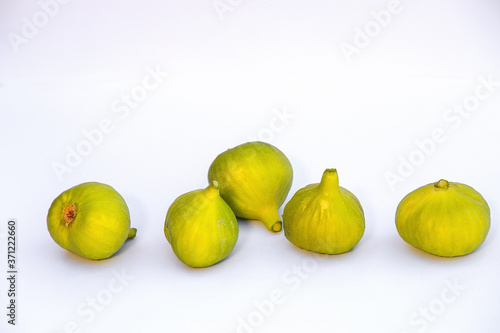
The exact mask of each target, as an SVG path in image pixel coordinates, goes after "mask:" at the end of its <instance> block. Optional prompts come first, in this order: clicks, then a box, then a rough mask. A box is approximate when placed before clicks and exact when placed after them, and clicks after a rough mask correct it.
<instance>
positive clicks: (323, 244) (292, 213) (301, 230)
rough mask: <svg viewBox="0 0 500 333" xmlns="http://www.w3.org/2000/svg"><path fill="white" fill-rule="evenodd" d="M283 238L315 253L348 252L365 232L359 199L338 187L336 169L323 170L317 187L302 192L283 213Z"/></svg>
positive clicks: (312, 185)
mask: <svg viewBox="0 0 500 333" xmlns="http://www.w3.org/2000/svg"><path fill="white" fill-rule="evenodd" d="M283 228H284V230H285V236H286V238H287V239H288V240H289V241H290V242H291V243H292V244H294V245H296V246H298V247H300V248H303V249H306V250H309V251H312V252H317V253H326V254H338V253H344V252H347V251H350V250H351V249H352V248H353V247H354V246H356V244H358V242H359V241H360V240H361V237H362V236H363V233H364V231H365V218H364V213H363V208H362V207H361V204H360V203H359V201H358V199H357V198H356V197H355V196H354V194H352V193H351V192H349V191H348V190H346V189H345V188H343V187H340V186H339V178H338V174H337V170H336V169H326V170H325V172H324V173H323V176H322V178H321V182H320V183H319V184H310V185H307V186H306V187H303V188H301V189H300V190H298V191H297V193H295V194H294V196H293V197H292V199H290V201H289V202H288V203H287V204H286V206H285V210H284V212H283Z"/></svg>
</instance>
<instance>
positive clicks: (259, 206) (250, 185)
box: [208, 142, 293, 232]
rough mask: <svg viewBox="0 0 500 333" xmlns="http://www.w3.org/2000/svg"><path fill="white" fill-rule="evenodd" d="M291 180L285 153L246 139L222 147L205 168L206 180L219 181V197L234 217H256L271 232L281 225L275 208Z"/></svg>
mask: <svg viewBox="0 0 500 333" xmlns="http://www.w3.org/2000/svg"><path fill="white" fill-rule="evenodd" d="M292 179H293V171H292V165H291V164H290V161H289V160H288V158H287V157H286V156H285V154H283V153H282V152H281V151H280V150H279V149H278V148H276V147H274V146H272V145H270V144H268V143H264V142H247V143H244V144H241V145H239V146H236V147H234V148H232V149H229V150H226V151H225V152H223V153H221V154H219V155H218V156H217V157H216V158H215V160H214V161H213V162H212V164H211V165H210V168H209V171H208V180H209V181H213V180H216V181H217V182H219V184H220V195H221V197H222V198H223V199H224V200H225V201H226V202H227V204H228V205H229V206H230V207H231V209H232V210H233V212H234V214H235V215H236V216H237V217H239V218H243V219H252V220H259V221H261V222H263V223H264V225H265V226H266V227H267V228H268V229H269V230H271V231H273V232H278V231H280V230H281V228H282V222H281V217H280V216H279V214H278V209H279V208H280V207H281V205H282V204H283V203H284V202H285V199H286V196H287V195H288V192H289V191H290V187H291V186H292Z"/></svg>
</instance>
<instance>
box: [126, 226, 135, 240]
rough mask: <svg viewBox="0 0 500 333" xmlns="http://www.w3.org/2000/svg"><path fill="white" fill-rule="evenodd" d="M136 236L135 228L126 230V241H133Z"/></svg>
mask: <svg viewBox="0 0 500 333" xmlns="http://www.w3.org/2000/svg"><path fill="white" fill-rule="evenodd" d="M136 234H137V229H136V228H130V229H129V230H128V237H127V239H133V238H134V237H135V235H136Z"/></svg>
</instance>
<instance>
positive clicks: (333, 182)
mask: <svg viewBox="0 0 500 333" xmlns="http://www.w3.org/2000/svg"><path fill="white" fill-rule="evenodd" d="M319 190H320V191H322V192H325V193H331V192H340V188H339V175H338V174H337V169H326V170H325V172H323V176H322V177H321V182H320V183H319Z"/></svg>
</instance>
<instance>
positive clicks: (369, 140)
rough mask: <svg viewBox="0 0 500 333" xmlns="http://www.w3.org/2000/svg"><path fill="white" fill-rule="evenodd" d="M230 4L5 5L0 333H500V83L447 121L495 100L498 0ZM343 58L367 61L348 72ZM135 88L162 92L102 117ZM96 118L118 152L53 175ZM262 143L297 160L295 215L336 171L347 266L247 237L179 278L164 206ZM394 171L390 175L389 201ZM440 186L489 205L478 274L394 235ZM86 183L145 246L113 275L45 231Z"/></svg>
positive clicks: (253, 232)
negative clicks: (275, 298) (103, 190)
mask: <svg viewBox="0 0 500 333" xmlns="http://www.w3.org/2000/svg"><path fill="white" fill-rule="evenodd" d="M225 1H227V2H224V3H226V4H228V5H227V6H230V9H227V10H226V11H224V12H222V13H220V12H218V11H217V10H216V9H215V7H214V2H213V1H212V0H206V1H195V0H191V1H184V2H181V1H152V0H144V1H129V0H120V1H116V0H115V1H69V2H68V3H66V4H60V5H59V8H55V7H50V8H51V10H52V16H50V17H49V16H48V15H47V14H43V9H42V6H41V5H40V3H42V4H43V3H47V2H49V1H48V0H42V1H41V2H40V3H39V2H37V1H22V2H19V1H14V0H1V1H0V36H1V38H0V51H1V53H0V140H1V146H0V153H1V162H0V167H1V170H0V177H1V184H0V221H2V227H1V228H2V229H1V232H2V237H1V238H0V239H1V243H0V246H1V250H0V251H1V252H0V253H2V254H0V258H2V259H1V261H3V262H1V263H0V267H3V268H2V271H4V272H5V271H6V270H7V268H6V260H5V257H6V251H7V250H6V247H7V246H6V237H5V236H6V235H5V232H6V223H7V221H8V219H10V218H15V219H17V222H18V247H17V249H18V269H19V275H18V285H17V290H18V297H17V303H18V308H17V316H18V317H17V325H16V326H15V327H12V326H11V325H7V323H6V321H7V317H6V316H5V313H6V312H7V310H6V309H5V306H6V304H7V301H8V299H7V283H6V279H5V278H4V277H2V278H1V279H0V280H1V281H2V282H1V283H0V288H1V289H0V304H1V307H0V309H3V310H0V318H2V319H1V320H0V331H2V332H5V331H8V332H47V333H48V332H57V333H60V332H72V331H77V332H138V333H139V332H140V333H142V332H238V331H239V332H245V333H249V332H312V331H313V332H352V333H354V332H356V333H359V332H384V333H387V332H394V333H400V332H440V333H443V332H454V333H459V332H482V333H490V332H497V331H498V325H497V324H498V313H499V310H500V301H499V299H500V298H499V296H500V284H499V282H498V281H500V266H499V264H498V254H499V253H500V240H499V237H498V233H499V228H498V216H499V213H500V212H499V206H498V202H499V190H498V188H499V186H500V173H499V171H498V170H499V167H500V158H499V156H500V155H499V151H498V143H499V142H500V131H499V130H498V125H500V115H499V112H498V109H499V107H500V86H499V85H498V83H497V85H496V86H494V87H493V88H491V90H492V91H491V92H489V94H488V96H487V97H485V98H483V100H480V101H479V103H478V105H476V107H475V108H474V110H473V111H472V112H469V113H468V115H467V117H462V116H460V117H458V118H457V114H454V113H449V112H453V111H449V110H450V109H452V108H453V106H454V105H455V104H457V105H463V103H464V101H469V102H471V103H472V102H474V98H475V93H476V88H477V87H478V86H481V78H483V79H484V80H488V78H489V79H490V80H493V81H495V82H499V81H500V62H499V59H500V39H499V38H498V36H499V32H500V20H499V15H500V4H499V3H498V1H494V0H474V1H451V0H446V1H439V2H435V1H428V0H427V1H424V0H422V1H409V0H407V1H401V2H400V3H399V7H398V9H399V11H398V13H396V14H393V15H391V17H390V19H389V18H387V16H386V17H385V20H386V23H385V24H384V25H385V26H384V27H381V25H380V24H379V23H376V22H377V21H376V20H375V16H376V15H375V16H374V15H373V14H372V11H375V12H377V13H380V11H381V10H385V9H387V7H388V5H389V1H374V0H373V1H355V2H353V1H347V0H342V1H329V2H327V1H298V0H288V1H263V0H242V1H236V0H232V1H229V0H225ZM380 15H381V14H379V16H380ZM44 18H46V19H47V18H48V19H47V20H44ZM37 20H38V21H37ZM27 22H31V23H33V22H35V23H36V24H37V25H38V26H39V27H36V26H35V29H34V30H33V29H31V30H30V29H29V27H27V26H28V25H29V24H30V23H27ZM366 28H367V29H372V30H370V34H371V35H372V36H371V37H368V40H367V39H366V37H365V39H363V37H360V36H361V35H360V32H359V31H362V30H365V29H366ZM14 36H17V37H14ZM16 38H17V39H16ZM21 38H24V39H21ZM14 40H17V43H16V42H13V41H14ZM20 41H22V42H20ZM363 43H364V44H363ZM347 44H350V45H351V46H352V47H358V53H355V54H352V55H351V57H346V56H345V55H344V54H343V52H342V48H341V47H342V46H343V47H346V45H347ZM348 58H349V59H348ZM349 60H350V61H349ZM148 70H150V71H151V70H157V71H160V72H165V73H166V72H168V77H167V76H160V80H159V81H161V82H160V83H159V84H158V85H157V87H156V88H155V89H152V90H151V91H148V92H147V95H145V96H144V99H143V100H140V101H138V103H137V106H136V107H134V108H129V109H128V110H127V109H126V108H125V110H124V109H121V111H120V112H115V111H117V109H116V107H117V105H118V104H117V103H121V98H124V97H123V96H126V95H130V94H131V93H133V92H135V93H136V94H139V93H140V92H141V88H140V87H141V84H142V82H143V79H144V78H145V77H147V76H148V75H149V74H148ZM162 75H163V74H162ZM149 82H153V81H149ZM477 89H479V90H480V91H481V92H483V93H486V92H488V90H487V89H486V88H485V87H484V86H483V87H482V88H477ZM136 96H138V95H136ZM476 101H478V100H477V99H476ZM120 105H121V106H122V107H123V105H124V104H120ZM125 111H130V112H129V113H128V114H125V113H124V112H125ZM278 114H281V117H282V118H279V117H278V116H277V115H278ZM284 115H286V116H284ZM452 116H453V117H454V118H453V119H454V120H453V121H452V118H450V117H452ZM283 117H284V118H283ZM446 117H448V118H446ZM103 119H109V120H110V121H111V122H112V127H111V130H110V131H108V132H109V133H107V134H104V135H103V137H102V139H100V140H99V141H98V142H97V143H96V144H95V145H92V146H91V147H90V151H87V153H88V154H87V155H86V156H83V157H82V159H81V161H77V162H75V161H73V162H74V163H73V167H71V168H70V169H71V172H67V173H64V174H62V175H60V177H58V176H57V173H56V172H55V171H54V167H53V166H54V164H57V163H61V164H66V158H67V155H68V151H69V150H72V149H73V150H75V149H77V148H78V147H83V146H82V145H85V143H82V142H84V141H85V140H86V138H85V135H84V134H83V133H84V132H85V131H87V132H89V131H90V132H91V131H93V130H95V129H96V128H98V127H99V124H100V123H101V122H102V121H103ZM283 119H284V120H283ZM459 121H460V123H459ZM436 130H437V131H438V132H439V131H441V133H442V135H441V140H440V142H437V143H436V142H435V143H429V139H430V138H431V137H432V133H433V132H435V131H436ZM255 138H260V139H262V140H264V141H267V142H270V143H272V144H273V145H275V146H277V147H278V148H279V149H280V150H282V151H283V152H284V153H285V154H286V155H287V156H288V158H289V159H290V161H291V163H292V165H293V168H294V181H293V186H292V189H291V192H290V194H289V196H288V198H287V202H288V200H289V199H290V198H291V196H292V194H293V193H295V192H296V191H297V190H298V189H299V188H301V187H303V186H305V185H307V184H310V183H316V182H318V181H319V180H320V178H321V174H322V172H323V171H324V169H326V168H337V169H338V171H339V176H340V183H341V186H343V187H345V188H347V189H349V190H350V191H352V192H353V193H354V194H355V195H356V196H357V197H358V198H359V200H360V201H361V203H362V205H363V207H364V210H365V215H366V231H365V235H364V237H363V239H362V240H361V242H360V243H359V245H358V246H357V247H356V248H355V249H354V250H353V251H352V252H350V253H347V254H343V255H336V256H324V255H315V254H312V253H309V252H306V251H302V250H300V249H298V248H296V247H294V246H293V245H291V244H290V243H289V242H288V241H287V240H286V238H285V237H284V235H283V233H282V232H281V233H278V234H272V233H271V232H269V231H267V230H266V229H265V227H264V226H263V225H262V224H261V223H260V222H257V221H240V234H239V239H238V242H237V244H236V247H235V249H234V251H233V253H232V254H231V255H230V256H229V257H228V258H227V259H226V260H224V261H223V262H221V263H219V264H217V265H215V266H213V267H210V268H206V269H190V268H188V267H186V266H185V265H184V264H182V263H181V262H180V261H178V260H177V258H176V257H175V256H174V254H173V251H172V249H171V247H170V246H169V244H168V243H167V241H166V239H165V237H164V235H163V224H164V218H165V215H166V212H167V209H168V207H169V205H170V204H171V203H172V201H173V200H174V199H175V198H176V197H177V196H179V195H180V194H182V193H185V192H187V191H191V190H194V189H199V188H204V187H205V186H206V185H207V171H208V167H209V165H210V163H211V162H212V160H213V159H214V158H215V157H216V156H217V154H219V153H221V152H223V151H224V150H226V149H228V148H231V147H234V146H236V145H238V144H240V143H243V142H246V141H249V140H253V139H255ZM417 142H420V143H422V142H426V143H427V145H426V146H424V147H427V148H419V146H418V144H417ZM87 148H88V146H87ZM422 149H424V150H425V149H426V150H427V152H426V153H425V154H424V152H422ZM410 159H412V161H413V162H411V163H413V165H410V166H408V165H406V166H403V164H404V163H405V162H402V161H403V160H404V161H409V160H410ZM406 163H410V162H406ZM398 168H399V169H400V170H399V171H398ZM388 173H392V174H393V175H399V177H401V178H400V179H399V181H397V182H396V183H395V184H393V186H392V187H391V186H390V184H389V182H388V181H387V179H386V177H387V175H388ZM441 178H445V179H448V180H450V181H457V182H462V183H466V184H468V185H471V186H473V187H474V188H475V189H476V190H478V191H479V192H480V193H481V194H482V195H483V196H484V197H485V199H486V200H487V201H488V202H489V204H490V207H491V214H492V223H491V229H490V233H489V235H488V237H487V239H486V241H485V242H484V244H483V245H482V246H481V247H480V249H479V250H477V251H476V252H474V253H473V254H471V255H468V256H465V257H461V258H454V259H444V258H439V257H435V256H432V255H428V254H425V253H422V252H420V251H417V250H415V249H413V248H412V247H410V246H409V245H407V244H406V243H404V242H403V241H402V240H401V238H400V237H399V236H398V234H397V231H396V228H395V223H394V214H395V210H396V206H397V204H398V203H399V201H400V200H401V199H402V197H403V196H404V195H406V194H407V193H408V192H410V191H412V190H414V189H415V188H417V187H419V186H422V185H425V184H428V183H431V182H435V181H437V180H439V179H441ZM86 181H100V182H103V183H106V184H109V185H112V186H113V187H114V188H115V189H116V190H118V191H119V192H120V193H121V194H122V195H123V196H124V198H125V199H126V201H127V203H128V205H129V208H130V211H131V218H132V225H133V226H134V227H137V229H138V233H137V237H136V239H134V240H132V241H129V242H127V243H126V245H125V246H124V247H123V248H122V250H120V251H119V252H118V253H117V254H116V255H115V256H114V257H112V258H111V259H108V260H104V261H98V262H94V261H89V260H84V259H81V258H79V257H77V256H75V255H72V254H70V253H68V252H67V251H65V250H63V249H61V248H60V247H59V246H57V245H56V244H55V243H54V242H53V240H52V239H51V238H50V236H49V233H48V232H47V228H46V214H47V210H48V208H49V206H50V204H51V202H52V200H53V199H54V198H55V197H56V196H57V195H58V194H59V193H61V192H62V191H64V190H66V189H67V188H69V187H72V186H74V185H76V184H79V183H82V182H86ZM282 208H283V207H282ZM282 208H281V210H280V212H281V211H282ZM116 274H118V275H120V274H125V281H124V282H119V280H116V277H115V276H116ZM2 276H3V274H2ZM450 284H458V285H460V286H461V287H460V288H461V289H456V287H455V289H454V288H450V287H449V285H450ZM110 286H112V287H114V288H112V290H113V291H114V293H112V292H111V291H110V290H111V289H110ZM117 290H119V291H117ZM271 295H280V297H279V302H278V303H276V304H273V305H272V306H271V305H270V304H271V303H270V302H271V299H272V297H271ZM110 296H111V297H110ZM92 299H96V300H97V301H96V302H97V306H98V309H99V311H95V310H92V307H91V305H90V303H91V302H92ZM445 301H446V302H445ZM426 309H427V310H426ZM429 309H430V310H429ZM423 311H428V313H429V317H427V319H425V318H426V317H423V315H422V313H423ZM72 326H73V327H76V328H77V329H75V330H73V329H71V327H72Z"/></svg>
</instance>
